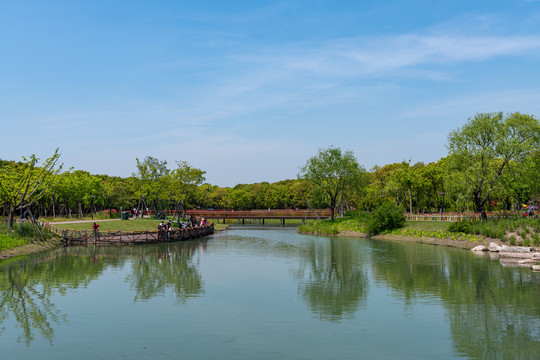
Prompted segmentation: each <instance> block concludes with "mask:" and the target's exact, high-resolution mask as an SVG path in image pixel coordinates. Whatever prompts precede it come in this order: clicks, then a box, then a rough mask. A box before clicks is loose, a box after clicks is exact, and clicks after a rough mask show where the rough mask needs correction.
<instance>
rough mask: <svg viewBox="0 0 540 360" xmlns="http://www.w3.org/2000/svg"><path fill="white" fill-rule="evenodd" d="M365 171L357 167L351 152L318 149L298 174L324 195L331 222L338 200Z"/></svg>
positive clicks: (336, 149) (332, 148)
mask: <svg viewBox="0 0 540 360" xmlns="http://www.w3.org/2000/svg"><path fill="white" fill-rule="evenodd" d="M364 172H365V169H364V168H363V167H361V166H360V165H358V162H357V160H356V158H355V157H354V154H353V152H352V151H351V150H347V151H345V152H342V151H341V149H339V148H334V147H330V148H328V149H319V152H318V154H317V155H315V156H313V157H311V158H310V159H309V160H308V161H307V163H306V165H305V166H303V167H302V168H301V170H300V173H299V174H298V177H299V178H300V179H305V180H307V181H310V182H311V183H313V184H314V185H315V186H316V187H317V188H318V189H320V190H321V191H322V192H324V193H325V194H326V196H327V197H328V199H329V203H330V213H331V220H332V221H334V213H335V209H336V204H337V201H338V199H342V198H343V196H344V195H345V191H346V190H347V188H348V187H349V185H350V184H358V183H359V182H360V181H359V180H358V179H359V178H362V177H363V174H364Z"/></svg>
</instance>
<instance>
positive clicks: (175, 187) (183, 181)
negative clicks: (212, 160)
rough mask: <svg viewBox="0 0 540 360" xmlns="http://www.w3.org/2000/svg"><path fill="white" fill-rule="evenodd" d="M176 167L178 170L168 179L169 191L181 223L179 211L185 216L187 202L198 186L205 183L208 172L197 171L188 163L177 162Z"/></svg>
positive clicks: (172, 172) (173, 171)
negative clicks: (205, 175)
mask: <svg viewBox="0 0 540 360" xmlns="http://www.w3.org/2000/svg"><path fill="white" fill-rule="evenodd" d="M176 165H177V168H176V169H174V170H172V171H171V172H170V174H169V176H168V177H167V189H168V194H169V198H170V199H171V201H172V202H173V203H174V204H175V207H176V211H177V214H178V221H180V211H179V210H180V209H182V211H183V212H184V214H185V210H186V205H187V202H188V200H189V198H190V196H192V195H193V193H194V192H195V190H196V189H197V186H199V185H201V184H202V183H203V182H204V180H205V177H204V174H206V171H203V170H201V169H197V168H195V167H193V166H191V165H189V163H188V162H186V161H177V162H176Z"/></svg>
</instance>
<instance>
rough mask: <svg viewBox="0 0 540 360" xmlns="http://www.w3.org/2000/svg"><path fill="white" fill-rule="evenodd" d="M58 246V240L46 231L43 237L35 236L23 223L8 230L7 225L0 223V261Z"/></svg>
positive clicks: (31, 227) (30, 227) (31, 228)
mask: <svg viewBox="0 0 540 360" xmlns="http://www.w3.org/2000/svg"><path fill="white" fill-rule="evenodd" d="M21 230H22V231H21ZM60 244H61V241H60V239H59V238H58V237H56V236H55V235H54V234H53V233H51V232H49V231H47V230H43V236H41V237H38V236H36V234H35V232H34V228H33V226H32V225H31V224H26V223H25V224H22V227H21V225H20V224H16V225H15V226H14V227H13V229H9V228H8V226H7V223H5V222H4V223H0V259H6V258H9V257H14V256H19V255H26V254H30V253H33V252H37V251H42V250H46V249H50V248H54V247H57V246H59V245H60Z"/></svg>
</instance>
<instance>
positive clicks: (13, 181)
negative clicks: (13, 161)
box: [0, 149, 62, 228]
mask: <svg viewBox="0 0 540 360" xmlns="http://www.w3.org/2000/svg"><path fill="white" fill-rule="evenodd" d="M59 159H60V154H59V153H58V149H56V151H55V152H54V154H53V155H52V156H51V157H49V158H48V159H46V160H45V161H44V162H43V164H41V166H39V159H38V158H37V157H36V156H35V155H33V154H32V155H30V157H29V158H28V159H27V158H25V157H23V160H24V161H25V162H24V163H23V164H20V165H18V166H17V165H16V166H3V167H2V168H1V169H0V204H1V205H3V206H4V207H6V208H7V209H8V226H9V227H10V228H13V217H14V215H15V212H16V211H17V210H19V211H21V212H22V211H23V210H24V209H29V207H31V206H32V205H34V204H36V203H37V202H38V201H39V200H40V199H41V198H43V197H44V196H45V195H46V194H47V193H48V192H49V191H51V189H52V188H54V187H55V186H56V185H57V184H58V182H59V181H60V179H61V178H62V176H61V175H60V171H61V170H62V165H59V166H57V164H58V160H59Z"/></svg>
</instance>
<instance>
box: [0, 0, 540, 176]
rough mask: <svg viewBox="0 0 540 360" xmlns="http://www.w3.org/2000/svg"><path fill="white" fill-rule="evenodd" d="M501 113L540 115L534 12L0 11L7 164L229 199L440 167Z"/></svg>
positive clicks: (535, 8)
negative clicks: (306, 175)
mask: <svg viewBox="0 0 540 360" xmlns="http://www.w3.org/2000/svg"><path fill="white" fill-rule="evenodd" d="M494 111H504V112H514V111H520V112H523V113H527V114H531V115H534V116H536V117H537V118H539V116H540V1H534V0H508V1H496V0H495V1H461V0H455V1H436V0H435V1H414V0H409V1H386V0H382V1H348V0H342V1H324V0H321V1H300V0H298V1H295V0H289V1H233V0H230V1H226V2H225V1H204V0H199V1H188V0H186V1H165V0H162V1H159V0H156V1H135V0H131V1H101V0H96V1H85V2H78V1H55V0H50V1H25V0H20V1H0V125H1V129H2V136H1V140H0V141H1V143H0V158H2V159H8V160H21V158H22V156H26V155H29V154H32V153H34V154H36V155H38V156H39V157H41V158H45V157H47V156H50V155H51V154H52V153H53V152H54V150H55V149H56V148H57V147H59V148H60V152H61V153H62V157H61V160H62V162H64V164H65V166H67V167H71V166H73V167H74V168H76V169H82V170H88V171H90V172H91V173H94V174H109V175H115V176H123V177H125V176H129V175H131V173H132V172H134V171H135V170H136V169H135V167H136V166H135V165H136V161H135V158H137V157H138V158H139V159H142V158H144V157H146V156H153V157H156V158H158V159H160V160H167V162H168V165H169V167H170V168H173V167H174V166H175V160H184V161H188V162H189V163H190V164H191V165H193V166H196V167H198V168H201V169H203V170H205V171H206V172H207V174H206V178H207V181H208V182H210V183H212V184H215V185H220V186H234V185H236V184H238V183H253V182H259V181H270V182H274V181H279V180H284V179H290V178H295V177H296V174H297V173H298V171H299V167H301V166H302V165H304V164H305V162H306V160H307V159H308V158H309V157H311V156H313V155H315V154H316V152H317V150H318V149H319V148H327V147H329V146H335V147H340V148H342V149H344V150H348V149H350V150H353V151H354V153H355V155H356V157H357V158H358V162H359V163H360V164H361V165H363V166H364V167H365V168H366V169H368V170H369V169H371V168H372V167H373V166H374V165H376V164H377V165H384V164H389V163H393V162H399V161H402V160H411V161H412V162H413V163H415V162H418V161H422V162H425V163H428V162H431V161H437V160H439V159H440V158H441V157H444V156H445V155H446V154H447V150H446V147H445V145H446V141H447V135H448V133H449V132H450V131H451V130H454V129H456V128H458V127H460V126H462V125H463V124H464V123H465V122H466V120H467V118H469V117H472V116H474V114H475V113H477V112H494Z"/></svg>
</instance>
